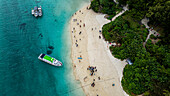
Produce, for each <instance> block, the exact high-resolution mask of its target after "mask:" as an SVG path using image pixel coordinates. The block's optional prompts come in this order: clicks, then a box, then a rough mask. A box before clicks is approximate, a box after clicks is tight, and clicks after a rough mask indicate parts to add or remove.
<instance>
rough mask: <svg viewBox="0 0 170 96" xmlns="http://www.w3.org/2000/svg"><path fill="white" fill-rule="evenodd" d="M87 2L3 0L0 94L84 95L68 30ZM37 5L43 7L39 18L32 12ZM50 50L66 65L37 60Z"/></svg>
mask: <svg viewBox="0 0 170 96" xmlns="http://www.w3.org/2000/svg"><path fill="white" fill-rule="evenodd" d="M84 2H86V3H87V2H88V0H0V96H84V93H83V90H82V89H81V88H80V82H78V81H76V80H75V79H74V76H73V72H72V63H71V60H70V50H71V49H70V48H71V47H70V46H71V45H70V43H71V41H70V36H69V32H68V21H69V19H70V17H71V15H72V14H73V13H74V12H76V10H78V8H80V6H81V5H82V4H83V3H84ZM35 5H38V6H39V5H41V6H42V9H43V16H42V17H40V18H35V17H33V16H32V15H31V8H33V7H34V6H35ZM49 46H53V47H54V49H50V48H48V47H49ZM47 51H48V52H52V53H51V54H50V55H51V56H53V57H55V58H57V59H58V60H60V61H61V62H63V64H64V66H62V67H54V66H50V65H49V64H46V63H44V62H42V61H40V60H38V56H39V54H40V53H47Z"/></svg>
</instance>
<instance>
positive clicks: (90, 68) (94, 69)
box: [87, 66, 97, 76]
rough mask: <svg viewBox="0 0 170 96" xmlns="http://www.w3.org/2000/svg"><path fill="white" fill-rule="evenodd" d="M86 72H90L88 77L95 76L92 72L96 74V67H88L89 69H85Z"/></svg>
mask: <svg viewBox="0 0 170 96" xmlns="http://www.w3.org/2000/svg"><path fill="white" fill-rule="evenodd" d="M87 70H90V72H91V73H90V75H91V76H93V75H95V73H94V72H97V69H96V67H93V66H89V67H88V68H87Z"/></svg>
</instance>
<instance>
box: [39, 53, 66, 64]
mask: <svg viewBox="0 0 170 96" xmlns="http://www.w3.org/2000/svg"><path fill="white" fill-rule="evenodd" d="M41 56H42V54H40V56H39V57H38V59H39V60H41V61H44V62H46V63H48V64H50V65H53V66H62V65H63V64H62V63H61V62H60V61H58V60H56V59H55V58H53V57H51V56H50V57H51V58H53V60H54V61H56V62H51V61H48V60H46V59H44V58H41ZM47 56H48V55H47Z"/></svg>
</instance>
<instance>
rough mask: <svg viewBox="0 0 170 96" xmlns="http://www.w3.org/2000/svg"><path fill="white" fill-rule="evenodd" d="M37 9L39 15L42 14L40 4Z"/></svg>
mask: <svg viewBox="0 0 170 96" xmlns="http://www.w3.org/2000/svg"><path fill="white" fill-rule="evenodd" d="M38 11H39V14H38V15H39V16H42V9H41V6H40V7H39V8H38Z"/></svg>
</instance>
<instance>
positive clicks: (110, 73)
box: [69, 5, 126, 96]
mask: <svg viewBox="0 0 170 96" xmlns="http://www.w3.org/2000/svg"><path fill="white" fill-rule="evenodd" d="M87 6H88V5H86V6H85V7H83V8H81V9H80V10H79V11H77V12H76V13H75V14H74V15H73V16H72V18H71V19H70V23H69V25H70V32H71V40H72V51H71V58H72V62H73V68H74V75H75V77H76V80H80V82H81V85H82V88H83V90H84V92H85V94H86V95H87V96H97V95H98V96H124V95H126V94H125V93H124V91H123V89H122V87H121V78H122V72H123V68H124V66H125V65H126V62H125V61H120V60H118V59H116V58H114V57H113V56H112V54H111V52H110V51H109V44H108V43H106V42H105V41H104V39H103V37H102V34H101V33H100V32H99V30H101V29H102V26H103V25H104V24H107V23H108V22H110V21H109V20H107V19H104V15H103V14H97V13H95V12H93V11H92V10H88V9H87ZM88 7H89V6H88ZM84 24H85V26H84ZM99 36H101V39H99ZM77 45H78V46H77ZM76 46H77V47H76ZM78 57H82V59H78ZM88 66H96V68H97V72H95V75H93V76H90V71H89V70H87V68H88ZM98 77H100V80H99V79H98ZM94 79H95V81H93V80H94ZM92 82H94V83H95V86H94V87H92V86H91V83H92ZM112 84H115V86H112Z"/></svg>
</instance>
